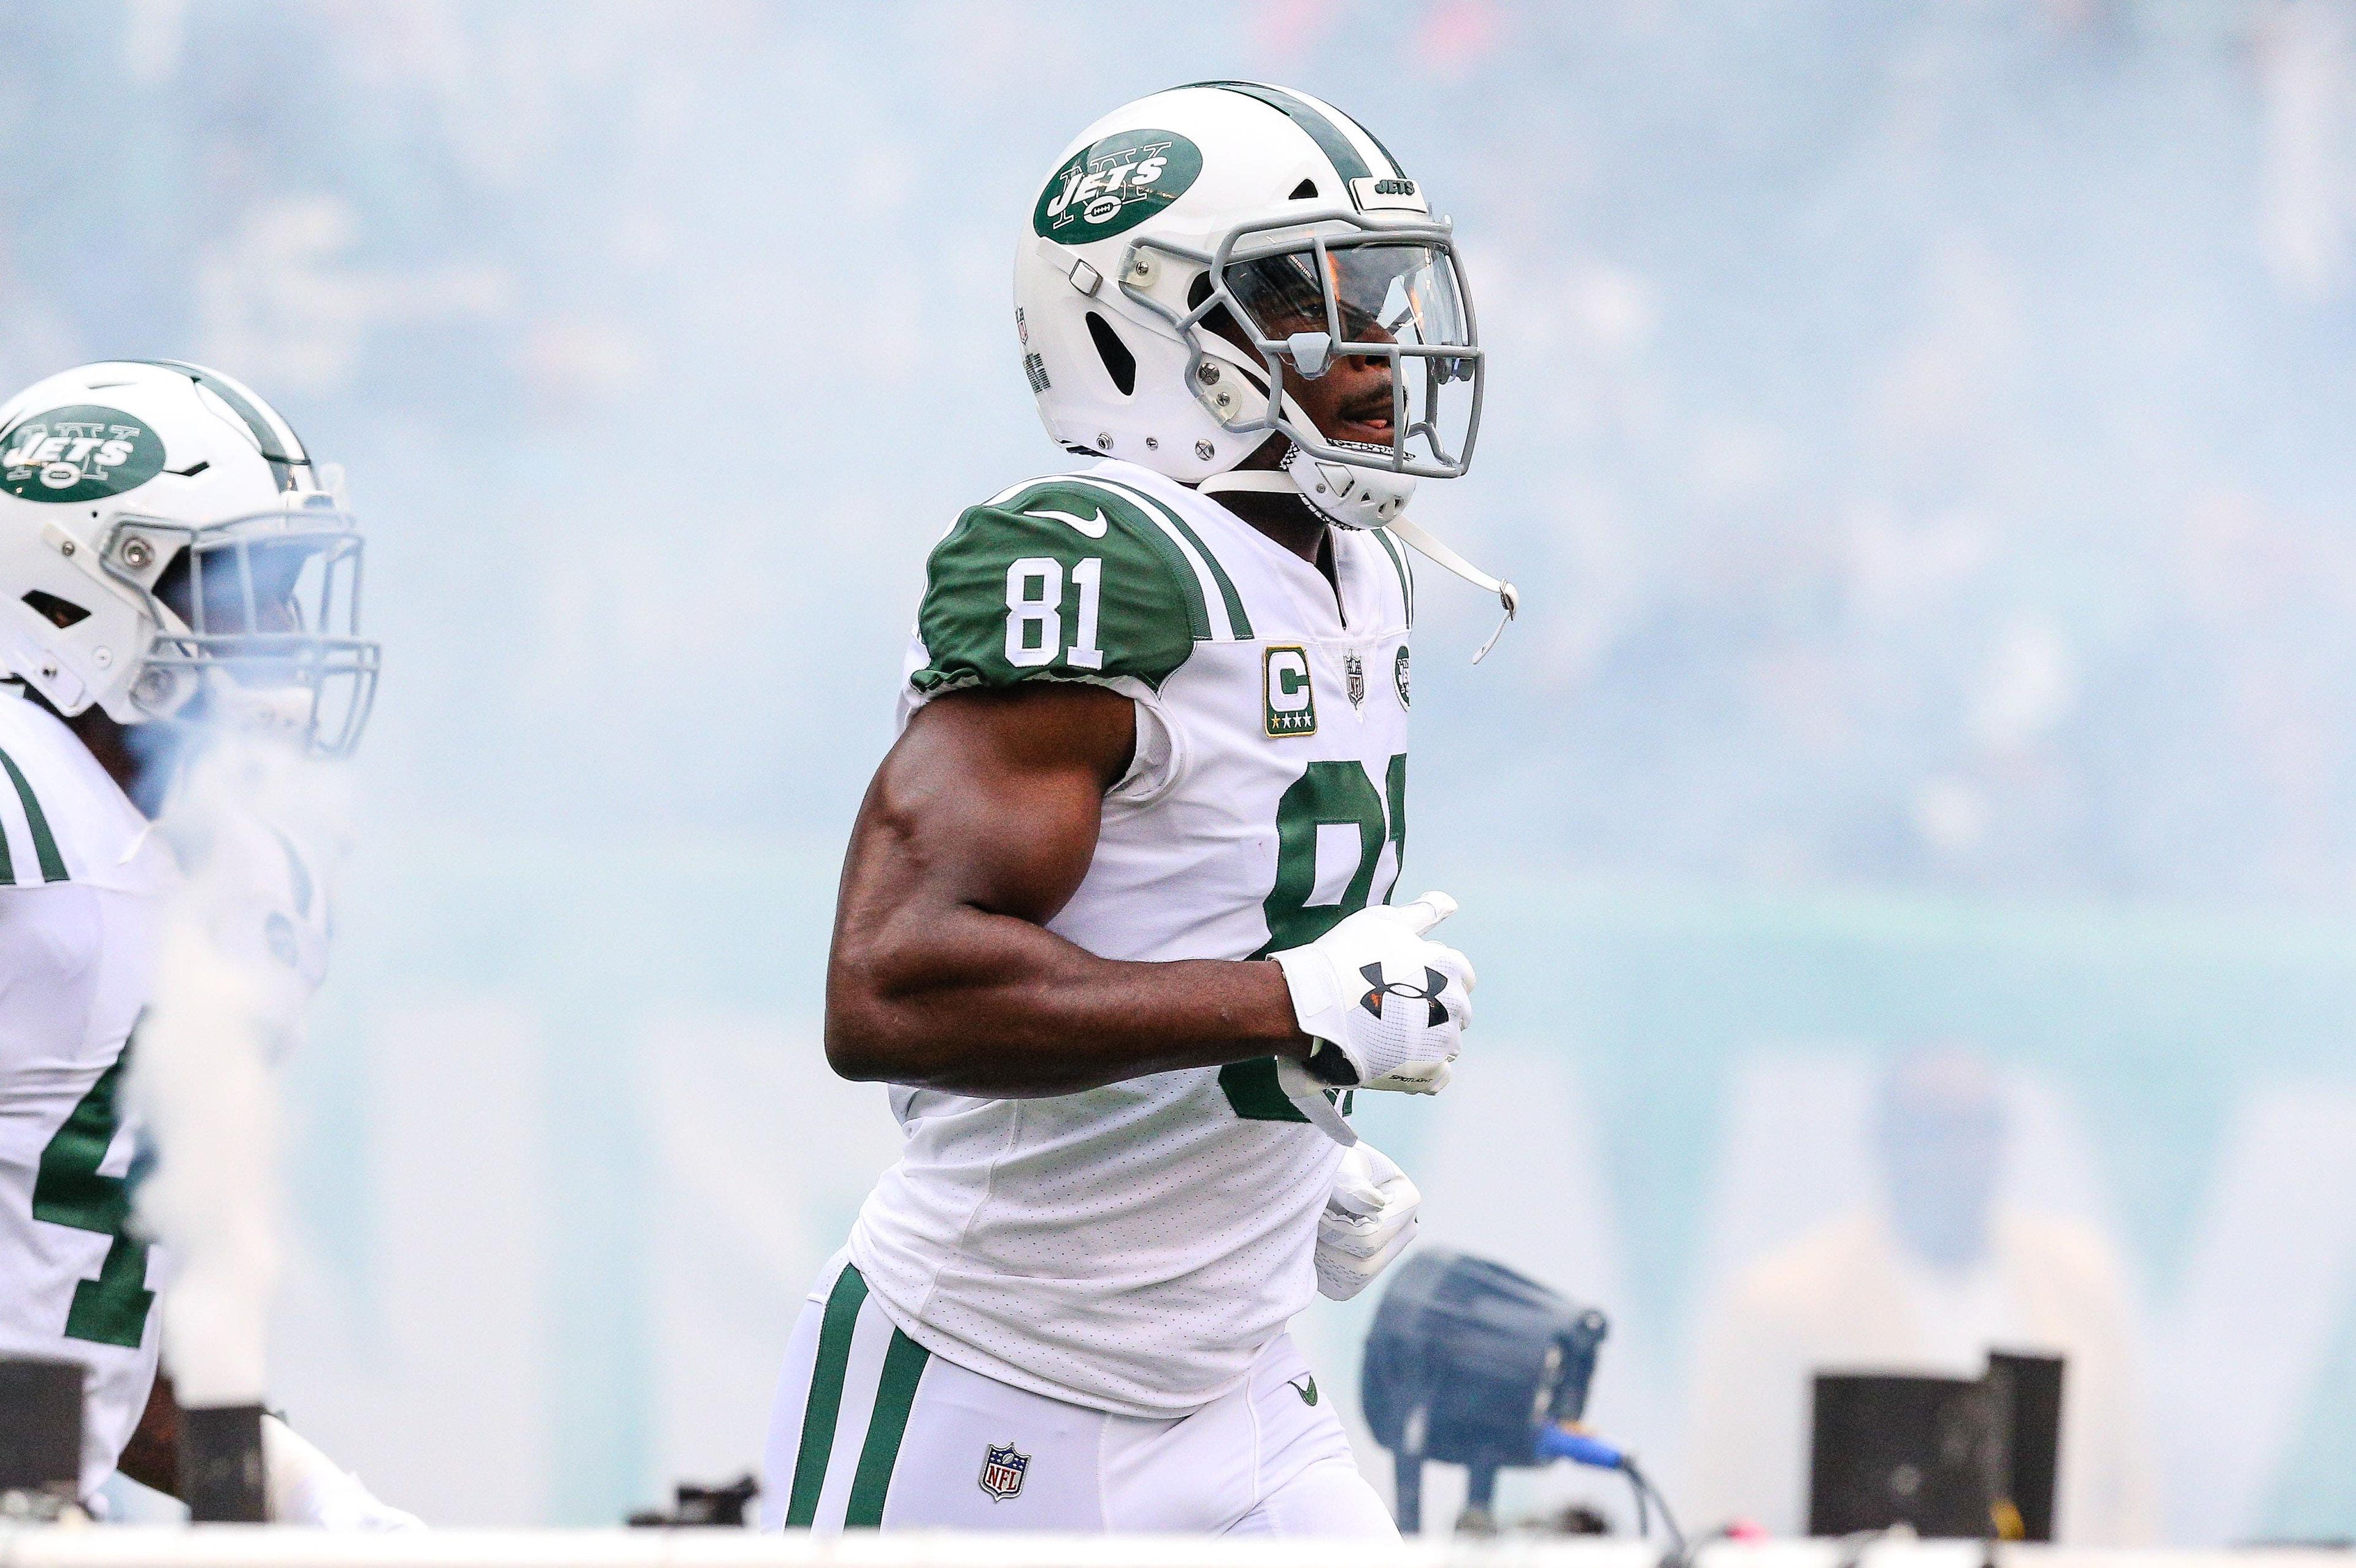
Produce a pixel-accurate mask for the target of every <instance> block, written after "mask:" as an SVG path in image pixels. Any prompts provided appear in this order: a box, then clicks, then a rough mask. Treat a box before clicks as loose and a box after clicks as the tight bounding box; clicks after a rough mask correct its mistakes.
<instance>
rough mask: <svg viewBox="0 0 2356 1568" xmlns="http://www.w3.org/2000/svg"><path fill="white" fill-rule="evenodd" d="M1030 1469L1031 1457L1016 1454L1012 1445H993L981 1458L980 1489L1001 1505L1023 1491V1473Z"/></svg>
mask: <svg viewBox="0 0 2356 1568" xmlns="http://www.w3.org/2000/svg"><path fill="white" fill-rule="evenodd" d="M1030 1467H1031V1456H1030V1455H1028V1454H1018V1453H1016V1452H1015V1451H1014V1445H1013V1444H1012V1443H1009V1444H1005V1445H1002V1446H995V1445H994V1446H992V1447H991V1448H989V1449H987V1450H985V1451H984V1452H983V1454H982V1456H981V1489H982V1490H983V1491H985V1492H988V1493H989V1494H990V1499H991V1501H992V1502H1000V1503H1002V1502H1004V1501H1006V1499H1009V1498H1011V1497H1013V1496H1014V1495H1016V1494H1017V1493H1019V1492H1020V1491H1022V1490H1023V1472H1024V1471H1025V1470H1028V1469H1029V1468H1030Z"/></svg>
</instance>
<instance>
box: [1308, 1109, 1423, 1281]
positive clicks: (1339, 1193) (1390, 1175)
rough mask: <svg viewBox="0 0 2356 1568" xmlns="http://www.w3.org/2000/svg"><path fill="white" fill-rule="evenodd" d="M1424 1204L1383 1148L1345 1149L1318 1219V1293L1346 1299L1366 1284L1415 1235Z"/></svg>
mask: <svg viewBox="0 0 2356 1568" xmlns="http://www.w3.org/2000/svg"><path fill="white" fill-rule="evenodd" d="M1422 1204H1423V1194H1422V1193H1420V1192H1419V1191H1417V1190H1416V1188H1415V1183H1414V1182H1412V1181H1409V1180H1408V1177H1407V1172H1405V1171H1403V1170H1401V1169H1400V1168H1398V1166H1396V1165H1393V1164H1392V1163H1391V1161H1390V1157H1389V1156H1387V1155H1386V1154H1384V1153H1383V1151H1382V1150H1380V1149H1378V1148H1376V1147H1374V1146H1373V1145H1372V1144H1357V1145H1355V1146H1354V1147H1351V1148H1349V1149H1348V1150H1346V1151H1344V1154H1343V1156H1342V1168H1341V1169H1340V1170H1338V1171H1336V1172H1334V1174H1333V1192H1332V1193H1331V1194H1330V1195H1329V1196H1328V1197H1327V1198H1326V1200H1325V1212H1324V1213H1323V1214H1322V1215H1320V1216H1319V1217H1318V1220H1317V1294H1319V1295H1320V1296H1324V1297H1325V1298H1326V1299H1327V1300H1328V1301H1347V1300H1349V1299H1350V1297H1352V1296H1355V1295H1357V1294H1358V1292H1360V1291H1362V1290H1364V1289H1365V1288H1366V1284H1367V1282H1368V1281H1369V1280H1371V1279H1373V1278H1374V1277H1375V1275H1378V1274H1380V1273H1382V1272H1383V1270H1385V1269H1387V1268H1388V1267H1390V1264H1391V1260H1392V1259H1393V1258H1395V1257H1397V1256H1398V1255H1399V1253H1402V1252H1404V1251H1406V1250H1407V1244H1408V1243H1409V1242H1411V1241H1413V1240H1415V1227H1416V1223H1417V1221H1416V1217H1415V1211H1416V1210H1418V1209H1419V1208H1420V1207H1422Z"/></svg>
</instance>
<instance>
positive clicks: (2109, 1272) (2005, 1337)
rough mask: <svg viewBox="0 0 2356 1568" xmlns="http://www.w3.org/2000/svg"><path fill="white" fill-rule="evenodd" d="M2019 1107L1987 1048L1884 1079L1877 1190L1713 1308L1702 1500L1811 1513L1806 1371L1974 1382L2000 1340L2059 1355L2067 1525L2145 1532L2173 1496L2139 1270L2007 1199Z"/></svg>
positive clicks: (2115, 1536) (2061, 1509)
mask: <svg viewBox="0 0 2356 1568" xmlns="http://www.w3.org/2000/svg"><path fill="white" fill-rule="evenodd" d="M2008 1124H2009V1116H2008V1110H2007V1106H2006V1104H2005V1097H2004V1093H2003V1090H2002V1086H2001V1085H2000V1084H1999V1083H1997V1080H1996V1076H1995V1074H1994V1073H1993V1072H1991V1071H1990V1070H1989V1068H1988V1066H1987V1062H1986V1061H1983V1060H1982V1059H1981V1058H1980V1057H1979V1056H1977V1055H1976V1054H1975V1053H1973V1052H1971V1051H1965V1050H1963V1049H1960V1048H1957V1047H1953V1046H1942V1047H1936V1048H1933V1049H1928V1050H1924V1051H1916V1052H1912V1053H1910V1054H1908V1055H1906V1056H1904V1057H1902V1058H1901V1059H1900V1060H1899V1061H1897V1062H1896V1063H1894V1064H1893V1065H1892V1067H1891V1069H1890V1072H1889V1073H1888V1075H1887V1076H1886V1077H1885V1078H1884V1079H1883V1081H1882V1083H1881V1085H1880V1091H1879V1095H1878V1097H1877V1102H1876V1104H1875V1120H1874V1129H1873V1130H1874V1134H1875V1137H1874V1152H1875V1154H1876V1156H1877V1157H1878V1162H1879V1168H1880V1171H1881V1177H1882V1192H1881V1202H1880V1203H1879V1204H1878V1205H1869V1206H1868V1207H1866V1208H1864V1209H1862V1210H1860V1211H1858V1212H1855V1213H1851V1214H1846V1215H1842V1216H1840V1217H1838V1218H1837V1219H1834V1220H1832V1221H1828V1222H1827V1223H1826V1224H1824V1225H1822V1226H1820V1227H1818V1228H1817V1229H1815V1230H1814V1231H1811V1232H1808V1233H1807V1234H1805V1235H1804V1236H1802V1237H1801V1238H1799V1239H1798V1240H1797V1241H1795V1242H1794V1243H1791V1244H1790V1245H1789V1246H1786V1247H1784V1248H1782V1249H1780V1250H1779V1251H1777V1252H1774V1253H1770V1254H1769V1255H1768V1256H1767V1257H1765V1258H1763V1259H1762V1260H1760V1261H1759V1262H1758V1263H1756V1264H1753V1265H1751V1267H1750V1268H1749V1269H1747V1270H1745V1271H1744V1272H1743V1273H1742V1274H1741V1275H1740V1276H1739V1277H1738V1278H1737V1279H1735V1280H1734V1281H1733V1283H1732V1285H1731V1286H1730V1289H1729V1290H1728V1291H1727V1293H1726V1296H1724V1297H1723V1298H1722V1299H1721V1300H1719V1302H1717V1303H1716V1304H1714V1305H1713V1306H1712V1307H1711V1308H1710V1309H1709V1311H1708V1317H1707V1318H1706V1322H1705V1327H1704V1329H1703V1333H1702V1340H1701V1355H1700V1361H1699V1365H1698V1369H1697V1377H1696V1380H1695V1387H1696V1389H1697V1416H1696V1429H1695V1456H1694V1471H1695V1474H1694V1499H1695V1501H1696V1502H1697V1505H1698V1506H1699V1507H1700V1508H1701V1509H1703V1510H1705V1517H1708V1518H1713V1519H1728V1518H1737V1517H1740V1518H1748V1519H1751V1520H1756V1521H1757V1522H1759V1523H1761V1524H1763V1525H1765V1526H1767V1527H1768V1528H1769V1529H1771V1530H1774V1531H1779V1532H1786V1533H1789V1532H1796V1531H1798V1530H1800V1529H1801V1528H1802V1527H1803V1526H1804V1523H1805V1519H1804V1514H1805V1509H1806V1500H1807V1489H1808V1485H1807V1458H1808V1445H1809V1435H1808V1419H1809V1400H1810V1392H1809V1391H1810V1386H1811V1385H1810V1380H1811V1379H1812V1378H1813V1377H1814V1376H1815V1374H1816V1373H1817V1372H1822V1371H1902V1372H1922V1373H1930V1374H1934V1375H1940V1376H1946V1377H1965V1378H1976V1377H1978V1376H1979V1375H1980V1374H1981V1372H1982V1371H1984V1370H1985V1368H1986V1366H1987V1354H1988V1352H1989V1351H1990V1350H2025V1351H2033V1352H2038V1353H2041V1354H2048V1355H2058V1356H2061V1357H2062V1358H2063V1360H2064V1361H2065V1362H2066V1368H2065V1370H2064V1371H2063V1373H2062V1384H2061V1473H2060V1479H2059V1485H2058V1490H2057V1493H2056V1497H2055V1509H2054V1527H2055V1531H2056V1534H2055V1539H2056V1540H2058V1541H2061V1542H2063V1543H2064V1544H2068V1545H2075V1546H2140V1545H2146V1544H2148V1543H2149V1542H2150V1541H2153V1540H2154V1539H2156V1538H2157V1536H2158V1527H2159V1520H2158V1512H2159V1494H2158V1480H2157V1477H2156V1462H2155V1459H2154V1456H2153V1454H2152V1452H2151V1446H2150V1439H2149V1436H2148V1431H2149V1428H2148V1424H2147V1418H2146V1415H2145V1409H2144V1392H2143V1388H2142V1381H2141V1370H2140V1368H2139V1367H2138V1366H2137V1365H2136V1349H2135V1347H2136V1335H2135V1328H2134V1317H2133V1315H2132V1313H2131V1312H2130V1310H2129V1307H2128V1294H2127V1284H2126V1275H2125V1274H2124V1271H2122V1269H2121V1268H2120V1266H2119V1264H2118V1261H2117V1259H2116V1258H2115V1257H2114V1256H2113V1254H2112V1253H2111V1250H2110V1248H2109V1247H2108V1246H2106V1245H2105V1244H2104V1242H2103V1240H2102V1238H2101V1237H2100V1236H2098V1235H2096V1234H2095V1233H2094V1232H2093V1231H2092V1230H2091V1229H2090V1228H2089V1227H2087V1226H2085V1225H2083V1224H2082V1223H2079V1222H2076V1221H2071V1220H2066V1219H2062V1218H2060V1217H2058V1216H2054V1215H2051V1214H2039V1213H2034V1212H2025V1211H2020V1210H2019V1209H2017V1208H2010V1207H2008V1206H2006V1205H2004V1204H2001V1203H1999V1202H1998V1201H1997V1177H1998V1176H1999V1174H2000V1173H2001V1170H2002V1167H2003V1161H2004V1155H2005V1145H2006V1142H2007V1139H2008V1136H2009V1125H2008Z"/></svg>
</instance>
